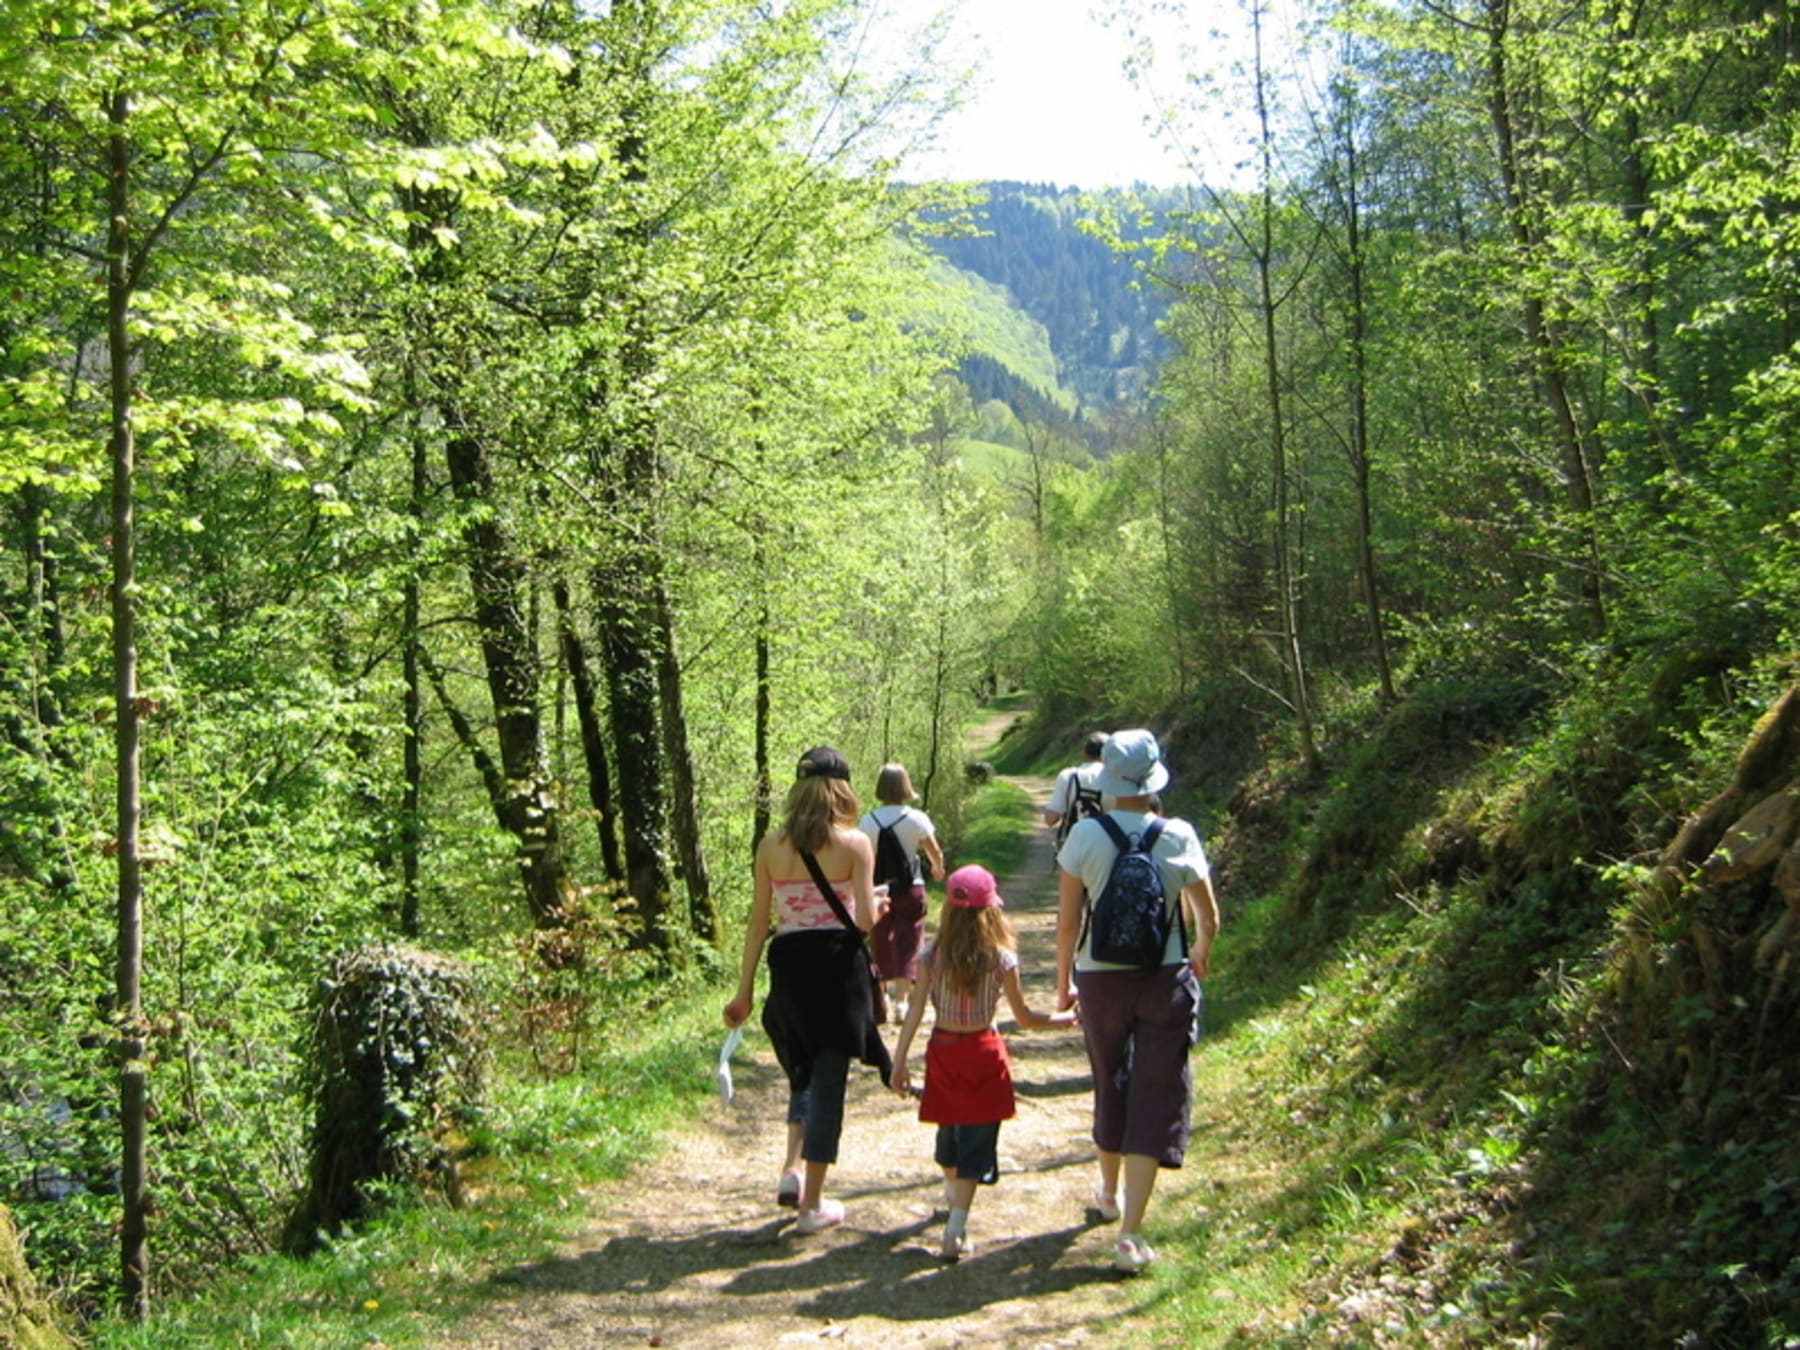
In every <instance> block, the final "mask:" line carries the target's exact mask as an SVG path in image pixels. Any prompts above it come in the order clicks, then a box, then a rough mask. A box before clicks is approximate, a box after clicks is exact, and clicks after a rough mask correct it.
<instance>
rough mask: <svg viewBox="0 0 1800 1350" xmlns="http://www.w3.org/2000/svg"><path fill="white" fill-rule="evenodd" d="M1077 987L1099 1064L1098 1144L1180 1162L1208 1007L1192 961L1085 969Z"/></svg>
mask: <svg viewBox="0 0 1800 1350" xmlns="http://www.w3.org/2000/svg"><path fill="white" fill-rule="evenodd" d="M1075 991H1076V993H1077V994H1079V995H1080V997H1081V1027H1082V1032H1083V1034H1084V1036H1085V1037H1086V1039H1087V1052H1088V1064H1089V1066H1090V1067H1091V1068H1092V1069H1093V1071H1094V1144H1095V1145H1096V1146H1097V1147H1098V1148H1100V1149H1102V1150H1104V1151H1105V1152H1107V1153H1136V1154H1141V1155H1144V1156H1146V1157H1151V1158H1155V1159H1156V1160H1157V1162H1158V1163H1160V1164H1161V1165H1162V1166H1164V1167H1180V1166H1181V1161H1182V1157H1183V1155H1184V1154H1185V1153H1186V1152H1187V1143H1188V1111H1189V1107H1190V1106H1191V1104H1192V1102H1193V1096H1194V1081H1193V1076H1192V1074H1191V1073H1190V1071H1189V1069H1188V1051H1189V1050H1191V1049H1192V1048H1193V1047H1194V1046H1195V1045H1196V1044H1198V1043H1199V1040H1200V1013H1201V1008H1202V1006H1203V1004H1202V996H1201V992H1200V982H1199V981H1198V980H1197V979H1195V978H1194V971H1193V967H1192V966H1189V965H1188V964H1187V963H1186V962H1183V963H1182V964H1181V965H1178V966H1159V967H1157V968H1156V969H1154V970H1078V971H1076V972H1075Z"/></svg>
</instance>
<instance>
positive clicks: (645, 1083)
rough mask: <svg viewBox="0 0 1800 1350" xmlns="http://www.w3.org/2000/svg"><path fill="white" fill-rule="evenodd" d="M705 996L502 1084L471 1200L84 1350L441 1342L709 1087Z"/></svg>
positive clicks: (278, 1268)
mask: <svg viewBox="0 0 1800 1350" xmlns="http://www.w3.org/2000/svg"><path fill="white" fill-rule="evenodd" d="M717 1016H718V1014H717V1004H716V1002H715V1001H714V1000H713V999H712V998H710V997H702V998H697V999H691V1000H688V1001H687V1002H686V1003H685V1004H683V1005H680V1006H670V1007H665V1008H658V1009H657V1010H656V1011H655V1017H656V1024H657V1027H658V1035H657V1036H656V1037H654V1038H642V1037H612V1038H607V1041H606V1048H605V1049H604V1050H602V1051H598V1052H595V1053H596V1054H597V1055H598V1060H597V1062H595V1063H593V1064H591V1065H590V1066H589V1067H588V1068H587V1069H586V1071H584V1072H583V1073H581V1074H580V1075H577V1076H570V1077H566V1078H562V1079H558V1080H555V1081H551V1082H545V1081H538V1080H532V1079H524V1078H512V1079H509V1080H505V1081H502V1082H501V1083H500V1085H499V1086H498V1087H497V1088H496V1090H495V1093H494V1100H493V1104H492V1106H491V1107H490V1110H489V1114H488V1119H487V1121H486V1122H485V1124H484V1125H483V1126H482V1127H481V1128H480V1129H479V1130H478V1132H477V1141H476V1142H477V1156H476V1157H474V1158H473V1159H471V1160H470V1162H469V1163H468V1164H467V1165H466V1167H465V1171H464V1184H465V1187H466V1189H467V1191H468V1193H469V1196H470V1202H469V1203H468V1204H466V1205H465V1206H464V1207H462V1208H451V1207H449V1206H448V1205H446V1204H443V1203H439V1202H427V1201H413V1202H411V1203H408V1204H404V1205H400V1206H396V1207H395V1208H393V1209H391V1210H389V1211H388V1212H386V1213H385V1214H384V1215H383V1216H382V1217H380V1218H379V1219H377V1220H375V1221H374V1222H372V1223H370V1224H369V1225H367V1226H366V1227H364V1228H362V1229H360V1230H359V1231H358V1232H356V1233H355V1234H354V1235H352V1236H350V1237H347V1238H344V1239H341V1240H339V1241H337V1242H335V1243H333V1244H332V1245H331V1246H329V1247H327V1248H326V1249H325V1250H324V1251H322V1252H320V1253H318V1254H317V1255H315V1256H313V1257H311V1258H310V1259H306V1260H297V1259H291V1258H287V1257H280V1256H264V1257H258V1258H254V1259H252V1260H250V1261H247V1262H245V1263H244V1264H243V1265H241V1266H239V1267H237V1268H235V1269H233V1270H232V1271H231V1272H230V1273H229V1274H228V1275H227V1276H225V1277H223V1278H221V1279H220V1280H219V1281H218V1282H217V1283H216V1284H215V1285H214V1286H212V1287H210V1288H207V1289H203V1290H199V1291H196V1292H195V1293H194V1294H192V1295H191V1296H188V1297H185V1298H183V1299H182V1300H181V1301H180V1302H174V1303H169V1304H167V1305H161V1306H156V1307H154V1308H153V1310H152V1320H151V1321H150V1322H149V1323H148V1324H147V1325H144V1326H133V1325H129V1324H125V1323H121V1322H117V1321H110V1322H106V1323H102V1324H100V1325H99V1326H97V1327H95V1328H93V1331H92V1340H91V1344H92V1345H93V1346H94V1347H96V1350H114V1348H115V1347H117V1348H123V1347H133V1348H134V1350H176V1348H177V1347H180V1348H181V1350H190V1348H191V1350H221V1348H223V1347H230V1348H232V1350H236V1348H237V1347H244V1348H245V1350H249V1347H257V1350H274V1348H275V1347H291V1348H292V1350H342V1347H345V1346H359V1345H369V1346H374V1345H380V1346H388V1347H393V1350H406V1348H407V1347H414V1346H429V1345H435V1344H438V1343H439V1341H440V1339H441V1333H442V1332H443V1331H444V1330H445V1329H446V1328H448V1327H450V1326H452V1325H454V1324H455V1323H456V1322H457V1321H459V1320H460V1319H461V1318H463V1317H465V1316H467V1315H469V1314H470V1313H471V1312H472V1311H473V1310H474V1309H476V1308H477V1307H479V1306H481V1305H483V1304H485V1303H487V1302H489V1301H490V1300H491V1299H492V1297H493V1294H492V1290H491V1288H490V1284H491V1282H492V1281H493V1279H494V1277H495V1276H496V1274H498V1273H500V1272H502V1271H504V1270H506V1269H508V1268H511V1267H513V1266H516V1265H518V1264H520V1263H522V1262H529V1261H532V1260H536V1259H539V1258H542V1257H546V1256H548V1255H550V1254H551V1253H552V1252H554V1251H555V1250H556V1249H557V1248H558V1246H559V1245H560V1244H561V1243H562V1242H564V1241H565V1240H566V1239H567V1238H569V1237H570V1236H572V1235H573V1234H574V1233H575V1232H576V1231H578V1230H579V1229H580V1228H581V1227H582V1226H583V1225H585V1224H586V1223H588V1222H589V1221H590V1220H591V1213H590V1210H591V1205H590V1201H589V1192H590V1190H591V1188H592V1187H594V1186H595V1185H597V1184H599V1183H601V1182H604V1181H607V1180H610V1179H614V1178H617V1177H620V1176H622V1175H624V1174H625V1173H626V1172H627V1171H628V1170H629V1169H630V1168H631V1167H632V1166H633V1165H635V1164H636V1163H638V1162H639V1161H640V1160H642V1159H643V1158H644V1157H645V1155H646V1154H648V1153H650V1152H652V1151H653V1150H654V1149H655V1148H656V1146H657V1138H658V1136H659V1134H660V1133H661V1132H662V1131H663V1130H664V1129H665V1128H666V1127H668V1126H669V1125H671V1124H672V1123H674V1122H676V1121H678V1120H680V1119H681V1118H683V1117H685V1116H689V1115H691V1114H692V1113H693V1112H694V1111H696V1110H697V1109H699V1105H700V1103H701V1102H703V1101H705V1100H708V1099H710V1097H711V1095H712V1093H713V1091H714V1088H713V1081H712V1075H711V1073H710V1067H711V1065H710V1055H711V1053H712V1050H713V1046H712V1044H711V1041H712V1038H713V1035H714V1030H715V1026H714V1024H715V1023H716V1020H717Z"/></svg>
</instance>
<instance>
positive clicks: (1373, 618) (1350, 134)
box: [1343, 111, 1398, 704]
mask: <svg viewBox="0 0 1800 1350" xmlns="http://www.w3.org/2000/svg"><path fill="white" fill-rule="evenodd" d="M1357 172H1358V164H1357V156H1356V125H1355V121H1354V112H1353V111H1347V112H1346V117H1345V126H1344V199H1343V211H1344V244H1345V248H1346V249H1347V251H1348V253H1349V280H1350V474H1351V478H1352V480H1353V481H1354V483H1355V485H1356V560H1357V572H1358V574H1359V576H1360V578H1361V581H1362V592H1363V608H1364V611H1365V613H1366V615H1367V617H1368V623H1369V642H1370V647H1371V649H1372V650H1373V652H1374V655H1375V671H1376V676H1377V678H1378V679H1379V681H1380V687H1381V699H1382V702H1384V703H1390V704H1391V703H1394V702H1396V701H1397V699H1398V695H1397V694H1396V693H1395V692H1394V674H1393V668H1392V667H1391V666H1390V664H1389V662H1388V649H1387V632H1386V625H1385V624H1384V623H1383V620H1382V613H1381V584H1380V578H1379V574H1378V573H1377V571H1376V567H1375V539H1374V535H1375V525H1374V509H1373V506H1372V504H1371V502H1370V492H1369V479H1370V459H1371V452H1370V448H1369V313H1368V298H1367V294H1366V291H1365V286H1366V283H1367V279H1368V278H1367V274H1366V267H1365V263H1364V259H1363V249H1362V198H1361V184H1360V182H1359V180H1358V178H1357Z"/></svg>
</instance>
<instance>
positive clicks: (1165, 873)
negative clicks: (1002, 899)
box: [1056, 810, 1212, 970]
mask: <svg viewBox="0 0 1800 1350" xmlns="http://www.w3.org/2000/svg"><path fill="white" fill-rule="evenodd" d="M1107 814H1108V815H1109V816H1111V817H1112V818H1113V821H1114V823H1115V824H1117V825H1118V827H1119V828H1120V829H1121V830H1123V831H1125V835H1126V837H1127V838H1135V837H1136V836H1138V835H1141V834H1142V833H1143V832H1144V829H1145V827H1146V826H1148V825H1149V824H1150V822H1151V821H1152V820H1155V819H1156V817H1155V816H1153V815H1151V814H1150V813H1149V812H1147V811H1119V810H1113V811H1108V812H1107ZM1150 854H1151V856H1152V857H1154V858H1155V859H1156V865H1157V866H1158V867H1159V868H1161V869H1162V879H1163V891H1164V893H1165V894H1166V895H1167V897H1168V901H1169V904H1170V905H1172V906H1173V905H1178V904H1180V903H1181V901H1180V899H1179V896H1180V893H1181V890H1182V889H1183V888H1184V887H1187V886H1192V885H1193V884H1194V883H1195V882H1196V881H1202V880H1204V879H1206V878H1207V877H1210V876H1211V875H1212V868H1211V867H1210V865H1209V864H1208V863H1207V861H1206V850H1205V849H1204V848H1202V847H1201V845H1200V836H1199V835H1198V834H1196V833H1195V832H1194V827H1193V826H1192V825H1190V824H1188V823H1187V822H1186V821H1185V820H1177V819H1174V818H1173V817H1170V818H1168V819H1165V820H1164V821H1163V830H1162V833H1161V834H1159V835H1157V836H1156V843H1155V844H1154V845H1152V847H1151V849H1150ZM1118 856H1119V850H1118V849H1117V848H1115V847H1114V846H1113V841H1112V837H1111V836H1110V835H1108V834H1107V832H1106V827H1105V826H1104V825H1102V824H1101V823H1100V822H1099V821H1097V820H1082V821H1077V822H1076V825H1075V828H1074V829H1072V830H1070V831H1069V837H1068V838H1067V839H1066V840H1064V841H1063V846H1062V851H1061V852H1060V853H1058V854H1057V855H1056V864H1057V866H1058V867H1060V868H1062V870H1063V871H1065V872H1068V873H1071V874H1072V875H1074V876H1077V877H1079V878H1081V884H1082V885H1083V886H1085V887H1087V893H1088V895H1089V896H1090V897H1092V896H1096V895H1098V894H1100V892H1101V891H1102V890H1104V889H1105V888H1106V878H1107V876H1108V875H1109V874H1110V873H1111V872H1112V865H1113V859H1114V858H1116V857H1118ZM1171 912H1173V911H1171ZM1184 922H1185V920H1184ZM1084 926H1085V925H1084ZM1193 940H1194V934H1193V933H1192V931H1190V932H1189V933H1188V941H1189V942H1192V941H1193ZM1186 960H1187V952H1186V951H1184V950H1183V949H1182V946H1181V924H1180V923H1171V924H1170V925H1169V941H1168V945H1167V946H1165V947H1164V948H1163V964H1164V965H1165V966H1174V965H1180V964H1181V963H1182V962H1183V961H1186ZM1075 969H1077V970H1129V969H1131V967H1129V966H1121V965H1115V964H1113V963H1111V962H1108V961H1096V960H1094V959H1093V958H1092V957H1090V956H1089V955H1088V939H1087V935H1086V934H1085V933H1084V934H1083V935H1082V940H1081V948H1080V950H1079V951H1077V952H1076V953H1075Z"/></svg>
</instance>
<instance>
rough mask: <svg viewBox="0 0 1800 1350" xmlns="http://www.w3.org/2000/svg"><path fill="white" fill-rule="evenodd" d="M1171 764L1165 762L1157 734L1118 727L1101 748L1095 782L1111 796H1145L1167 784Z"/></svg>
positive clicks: (1140, 729) (1095, 784) (1139, 729)
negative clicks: (1120, 729) (1119, 728)
mask: <svg viewBox="0 0 1800 1350" xmlns="http://www.w3.org/2000/svg"><path fill="white" fill-rule="evenodd" d="M1168 782H1169V768H1168V765H1166V764H1164V763H1163V762H1162V750H1161V749H1160V748H1159V747H1158V746H1157V744H1156V737H1155V736H1154V735H1152V734H1151V733H1150V732H1148V731H1146V730H1144V729H1143V728H1142V727H1139V728H1137V729H1135V730H1132V731H1115V732H1113V734H1112V735H1111V736H1109V737H1107V740H1106V746H1105V748H1104V749H1102V750H1101V751H1100V773H1099V776H1098V777H1096V778H1095V780H1094V786H1095V787H1097V788H1099V789H1100V791H1102V792H1104V793H1105V794H1106V795H1107V796H1109V797H1146V796H1148V795H1149V794H1150V793H1152V792H1161V791H1162V790H1163V788H1165V787H1167V786H1168Z"/></svg>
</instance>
